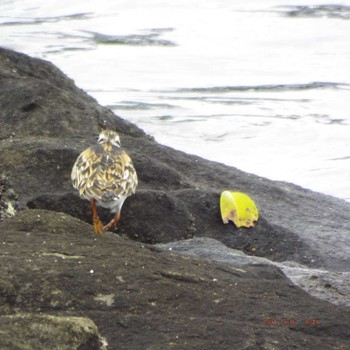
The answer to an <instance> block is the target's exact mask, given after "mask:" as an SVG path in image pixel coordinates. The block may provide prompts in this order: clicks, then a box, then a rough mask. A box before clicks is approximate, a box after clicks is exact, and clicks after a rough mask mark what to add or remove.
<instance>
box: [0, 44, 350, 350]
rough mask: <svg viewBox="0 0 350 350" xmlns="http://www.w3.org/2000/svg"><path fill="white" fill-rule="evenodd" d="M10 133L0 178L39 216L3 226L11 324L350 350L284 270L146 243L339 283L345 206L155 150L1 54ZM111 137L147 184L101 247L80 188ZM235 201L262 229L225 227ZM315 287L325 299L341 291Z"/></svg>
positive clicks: (63, 82)
mask: <svg viewBox="0 0 350 350" xmlns="http://www.w3.org/2000/svg"><path fill="white" fill-rule="evenodd" d="M0 125H1V127H0V174H3V175H4V176H6V178H7V179H8V181H9V182H10V184H11V186H10V187H11V188H12V189H13V193H15V194H17V195H18V199H16V201H18V202H19V205H21V206H22V207H23V208H31V209H30V210H28V209H27V210H24V211H22V212H20V213H18V214H17V215H16V216H15V217H13V218H7V219H6V220H4V221H3V222H2V223H1V224H0V232H1V237H2V244H0V247H1V252H0V258H1V259H2V263H1V265H0V269H1V276H2V279H1V281H0V310H1V311H2V314H6V315H12V314H14V313H15V312H17V311H20V312H23V313H30V314H32V313H45V314H51V315H55V316H57V315H59V316H64V317H77V316H78V317H87V318H91V319H92V320H93V321H94V322H95V323H96V325H97V326H98V328H99V330H100V332H101V334H102V336H105V337H106V338H107V341H108V343H109V344H110V348H111V349H167V348H175V349H203V350H205V349H214V348H215V349H256V348H261V349H267V348H272V347H277V348H279V349H290V348H293V347H296V348H302V347H304V348H317V347H319V348H322V347H323V348H344V349H347V348H348V346H347V345H346V344H347V343H348V342H349V339H348V336H347V332H348V325H349V321H350V319H349V311H348V309H346V308H341V307H339V306H332V305H330V304H329V303H327V302H324V301H320V300H317V299H314V298H312V297H310V296H309V295H308V294H306V293H305V292H304V291H302V290H300V289H299V288H296V287H295V286H293V285H292V284H291V282H290V281H289V280H288V279H286V277H285V275H284V274H283V273H282V272H281V270H280V268H283V266H286V265H285V263H284V265H283V266H282V265H281V267H280V265H278V264H277V265H273V264H267V263H262V265H258V266H255V265H254V263H253V264H252V266H250V265H248V266H247V265H246V264H245V265H242V264H241V265H239V264H234V265H228V264H226V265H219V264H216V263H213V262H210V261H204V260H203V259H194V258H191V257H185V256H178V255H175V254H169V253H165V252H159V251H158V250H157V248H155V249H153V250H152V249H151V248H150V247H151V246H148V245H146V243H152V244H153V243H169V242H173V241H181V240H184V239H188V238H191V237H210V238H214V239H216V240H219V241H221V242H223V243H224V244H225V245H226V246H227V247H231V248H232V247H233V248H236V249H239V250H241V251H242V252H245V253H246V254H249V255H251V256H255V258H256V257H265V258H269V259H271V260H273V261H275V262H285V261H286V260H289V261H294V262H295V263H296V262H298V263H302V264H304V269H307V268H308V267H313V268H315V267H319V268H322V269H324V270H326V269H327V270H333V271H334V272H335V273H343V272H347V271H349V266H350V265H349V263H350V258H349V254H348V247H349V245H350V235H349V231H350V215H349V212H350V204H349V203H346V202H345V201H342V200H338V199H335V198H332V197H329V196H325V195H322V194H317V193H314V192H311V191H308V190H305V189H302V188H300V187H298V186H294V185H291V184H287V183H283V182H273V181H269V180H267V179H263V178H260V177H257V176H254V175H251V174H247V173H244V172H242V171H239V170H238V169H235V168H232V167H227V166H225V165H222V164H219V163H215V162H209V161H206V160H203V159H201V158H198V157H195V156H190V155H186V154H184V153H182V152H178V151H175V150H173V149H171V148H169V147H165V146H162V145H159V144H158V143H156V142H155V141H154V140H153V139H152V138H151V137H149V136H147V135H145V133H144V132H143V131H142V130H140V129H139V128H138V127H136V126H134V125H132V124H131V123H129V122H127V121H125V120H123V119H121V118H119V117H117V116H115V115H114V114H113V113H112V112H111V111H110V110H108V109H106V108H104V107H101V106H99V105H98V104H97V103H96V101H95V100H94V99H92V98H91V97H89V96H88V95H86V94H85V93H84V92H83V91H82V90H80V89H78V88H77V87H76V86H75V85H74V83H73V82H72V81H71V80H70V79H68V78H67V77H65V76H64V75H63V74H62V73H61V72H60V71H59V70H58V69H57V68H56V67H54V66H53V65H52V64H50V63H48V62H45V61H42V60H38V59H33V58H30V57H28V56H26V55H23V54H19V53H16V52H13V51H9V50H5V49H0ZM103 128H111V129H114V130H117V131H118V132H119V133H120V135H121V141H122V145H123V147H125V149H126V150H127V151H128V153H130V155H131V157H132V158H133V160H134V163H135V167H136V170H137V172H138V175H139V179H140V186H139V190H138V192H137V194H136V195H135V196H133V197H131V198H128V200H127V201H126V202H125V204H124V207H123V210H122V218H121V222H120V225H119V231H118V232H119V234H120V236H121V237H118V235H116V234H107V235H106V237H104V238H98V237H94V236H93V235H92V228H91V225H90V224H89V223H91V209H90V207H89V203H88V201H84V200H82V199H80V198H79V197H78V194H77V193H76V192H75V191H74V190H73V188H72V185H71V181H70V172H71V168H72V166H73V163H74V161H75V159H76V157H77V156H78V154H79V153H80V152H81V151H82V150H83V149H85V148H86V147H87V146H89V145H90V144H92V143H95V142H96V138H97V136H98V134H99V132H100V130H101V129H103ZM227 189H230V190H237V191H242V192H245V193H247V194H249V195H250V196H251V197H252V198H253V199H254V200H255V201H256V204H257V206H258V208H259V211H260V219H259V221H258V223H257V225H256V227H255V228H253V229H249V230H248V229H237V228H235V227H234V225H233V224H229V225H223V224H222V222H221V218H220V213H219V196H220V193H221V192H222V191H224V190H227ZM44 209H45V210H44ZM47 210H49V211H47ZM98 210H99V212H100V214H101V217H102V219H103V221H104V222H107V221H108V220H110V218H111V214H110V213H109V212H108V211H106V210H102V208H98ZM72 216H74V217H75V218H73V217H72ZM83 221H85V222H83ZM129 238H132V240H130V239H129ZM135 240H137V241H140V242H134V241H135ZM0 243H1V242H0ZM222 249H223V248H222ZM225 249H228V248H225ZM263 261H264V260H263ZM276 266H277V267H276ZM278 267H280V268H278ZM283 271H285V270H283ZM313 271H315V270H313ZM315 276H316V277H317V279H316V280H315V281H317V280H320V281H321V282H320V283H319V286H320V285H322V286H324V285H325V284H330V285H331V286H332V287H329V288H327V290H332V288H333V286H339V283H338V282H339V281H334V280H332V279H331V278H326V279H324V280H322V278H321V277H322V276H323V277H324V275H322V276H321V275H320V274H318V273H315ZM320 276H321V277H320ZM308 278H310V276H308ZM334 282H335V283H334ZM324 289H325V288H323V290H324ZM339 291H340V292H341V291H346V289H342V290H340V289H339ZM332 295H334V294H332ZM329 300H331V301H332V299H331V298H330V299H329ZM269 320H270V321H271V322H272V323H271V322H270V321H269ZM288 320H294V321H296V322H295V324H294V323H293V324H291V323H288V322H287V323H286V321H288ZM310 320H313V321H314V322H313V323H311V321H310ZM316 320H317V321H318V323H319V324H318V327H316V326H315V323H316ZM276 322H277V323H276ZM291 330H292V332H291Z"/></svg>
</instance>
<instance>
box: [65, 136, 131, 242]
mask: <svg viewBox="0 0 350 350" xmlns="http://www.w3.org/2000/svg"><path fill="white" fill-rule="evenodd" d="M71 180H72V185H73V187H74V188H75V189H76V190H78V191H79V195H80V197H81V198H84V199H87V200H89V201H90V203H91V207H92V221H93V227H94V232H95V234H97V235H103V234H104V233H105V231H106V230H111V231H114V230H115V229H116V227H117V223H118V222H119V220H120V211H121V208H122V206H123V203H124V201H125V199H126V198H127V197H129V196H131V195H132V194H134V193H135V192H136V188H137V185H138V177H137V173H136V170H135V168H134V165H133V163H132V160H131V158H130V157H129V155H128V154H127V153H126V152H125V151H124V150H123V149H122V148H121V143H120V137H119V134H118V133H117V132H116V131H114V130H109V129H108V130H103V131H102V132H101V133H100V135H99V137H98V143H97V144H96V145H93V146H91V147H89V148H87V149H86V150H84V151H83V152H82V153H81V154H80V155H79V156H78V158H77V160H76V161H75V163H74V165H73V168H72V173H71ZM96 205H97V206H101V207H104V208H108V209H110V211H111V212H112V213H114V216H113V218H112V220H111V221H110V222H109V223H108V224H107V225H105V226H104V225H103V224H102V222H101V220H100V218H99V215H98V212H97V208H96Z"/></svg>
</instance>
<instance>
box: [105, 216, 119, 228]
mask: <svg viewBox="0 0 350 350" xmlns="http://www.w3.org/2000/svg"><path fill="white" fill-rule="evenodd" d="M119 220H120V214H116V215H115V216H114V218H113V219H112V220H111V221H110V222H109V223H108V224H107V225H106V226H105V227H104V229H105V230H106V231H107V230H108V231H115V229H116V228H117V223H118V221H119Z"/></svg>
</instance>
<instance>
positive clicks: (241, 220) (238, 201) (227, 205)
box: [220, 191, 259, 227]
mask: <svg viewBox="0 0 350 350" xmlns="http://www.w3.org/2000/svg"><path fill="white" fill-rule="evenodd" d="M220 210H221V217H222V221H223V222H224V224H227V223H228V222H229V220H231V221H232V222H233V223H234V224H235V225H236V226H237V227H253V226H254V221H257V220H258V217H259V213H258V209H257V208H256V206H255V203H254V201H253V200H252V199H251V198H250V197H249V196H247V195H246V194H244V193H241V192H231V191H224V192H222V193H221V197H220Z"/></svg>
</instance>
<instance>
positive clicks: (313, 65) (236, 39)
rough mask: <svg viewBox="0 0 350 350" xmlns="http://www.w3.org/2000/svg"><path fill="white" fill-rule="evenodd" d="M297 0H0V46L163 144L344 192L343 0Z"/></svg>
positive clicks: (348, 94)
mask: <svg viewBox="0 0 350 350" xmlns="http://www.w3.org/2000/svg"><path fill="white" fill-rule="evenodd" d="M298 5H299V6H297V5H296V3H295V1H292V0H289V1H288V0H275V1H274V0H248V1H247V0H237V1H227V0H208V1H205V2H204V1H199V0H186V1H184V0H178V1H171V0H163V1H161V0H158V1H157V0H148V1H146V2H145V1H137V0H134V1H125V0H124V1H122V0H119V1H118V0H100V1H98V2H96V1H87V0H75V1H67V0H60V1H53V0H52V1H44V0H26V1H21V0H2V2H1V4H0V33H1V34H0V45H1V46H5V47H8V48H12V49H15V50H18V51H22V52H25V53H28V54H30V55H33V56H35V57H39V58H44V59H46V60H49V61H51V62H53V63H54V64H56V65H57V66H58V67H60V69H62V70H63V71H64V72H65V73H66V74H67V75H68V76H70V77H71V78H73V79H74V80H75V82H76V83H77V85H78V86H79V87H81V88H83V89H84V90H86V91H87V92H88V93H89V94H91V95H92V96H94V97H95V98H96V99H97V100H98V101H99V102H100V103H101V104H103V105H106V106H109V107H110V108H111V109H113V111H114V112H115V113H116V114H118V115H120V116H122V117H123V118H125V119H128V120H130V121H132V122H135V123H136V124H137V125H139V126H140V127H141V128H143V129H144V130H145V131H146V132H148V133H150V134H152V135H154V136H155V138H156V139H157V140H158V141H159V142H161V143H163V144H167V145H169V146H172V147H174V148H177V149H180V150H184V151H186V152H189V153H193V154H197V155H200V156H202V157H204V158H207V159H212V160H216V161H219V162H223V163H226V164H229V165H233V166H235V167H238V168H240V169H242V170H245V171H248V172H251V173H255V174H258V175H260V176H265V177H268V178H271V179H275V180H284V181H289V182H293V183H296V184H299V185H302V186H304V187H307V188H310V189H313V190H316V191H320V192H323V193H327V194H331V195H334V196H337V197H340V198H344V199H347V200H349V199H350V172H349V169H350V147H349V143H350V136H349V135H350V108H349V103H350V102H349V101H350V45H349V40H350V39H349V33H350V2H349V1H342V2H339V3H338V2H336V1H331V0H328V1H327V2H326V3H324V4H323V3H321V2H319V1H307V0H305V1H303V2H301V3H298ZM232 188H233V189H236V188H235V187H234V184H232ZM238 190H243V191H244V189H238Z"/></svg>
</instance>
